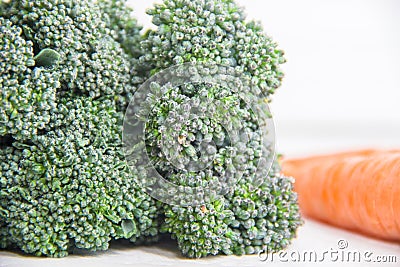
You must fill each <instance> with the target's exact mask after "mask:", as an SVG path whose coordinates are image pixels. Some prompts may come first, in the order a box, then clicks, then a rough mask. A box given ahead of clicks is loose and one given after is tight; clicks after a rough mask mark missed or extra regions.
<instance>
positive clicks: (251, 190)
mask: <svg viewBox="0 0 400 267" xmlns="http://www.w3.org/2000/svg"><path fill="white" fill-rule="evenodd" d="M148 14H150V15H152V16H153V23H154V24H155V25H156V26H157V28H156V29H155V30H149V31H148V32H147V33H146V36H145V37H146V38H145V40H143V41H142V47H143V48H144V54H143V56H141V57H140V58H139V62H140V64H139V66H140V67H141V68H146V69H148V70H149V73H150V74H155V73H157V72H158V71H160V70H162V69H165V68H170V67H171V66H173V65H174V64H181V63H191V64H192V65H193V64H194V63H201V64H210V66H215V64H220V65H223V66H228V67H231V68H232V69H234V70H235V71H234V72H235V73H234V74H236V75H237V74H241V75H242V76H241V78H242V81H243V82H247V84H248V85H249V87H250V88H252V89H254V90H246V89H247V88H248V87H246V86H244V87H242V88H240V89H237V88H235V86H232V85H231V86H230V87H229V86H228V87H221V86H218V85H215V84H206V83H203V84H198V83H197V84H187V83H186V84H184V85H180V86H175V87H174V86H171V83H167V84H166V85H165V86H162V85H157V84H156V85H154V84H152V86H150V91H149V96H151V97H148V98H147V99H146V101H148V102H149V103H146V102H144V104H143V105H142V108H143V109H149V107H152V108H153V109H152V111H151V112H149V113H148V116H147V117H146V118H143V119H144V120H145V121H146V131H147V135H146V145H147V152H148V154H149V155H150V157H152V160H153V162H155V163H156V164H155V168H156V169H157V170H158V172H159V173H161V174H162V175H163V177H164V178H165V179H167V180H169V181H170V182H173V183H174V184H176V185H178V186H179V187H178V188H180V187H182V188H183V190H182V191H185V190H186V191H187V197H188V199H190V197H192V198H193V196H192V195H190V192H197V191H196V189H195V188H196V187H199V186H200V187H205V186H208V185H210V184H215V182H216V181H220V179H224V177H226V175H227V173H228V172H229V173H233V174H235V175H233V177H230V178H232V179H233V181H235V182H234V183H233V184H230V186H229V187H228V188H225V190H226V192H225V194H224V195H223V196H220V197H219V198H217V199H213V198H211V199H210V200H208V201H206V203H205V204H203V205H200V206H195V207H190V206H189V207H182V206H180V207H178V206H179V204H182V203H187V202H185V201H190V200H188V199H185V200H183V199H174V201H175V202H172V203H166V204H164V205H163V211H164V216H165V220H164V222H163V224H162V226H161V229H162V231H163V232H168V233H170V234H171V236H172V237H173V238H175V239H177V242H178V246H179V248H180V250H181V252H182V253H183V254H184V255H186V256H188V257H203V256H206V255H209V254H211V255H216V254H220V253H223V254H232V253H233V254H237V255H241V254H253V253H257V252H258V251H259V250H260V249H262V248H263V247H268V248H269V249H271V250H279V249H282V248H285V247H286V246H287V245H288V244H289V242H290V240H291V239H292V238H293V237H294V236H295V233H296V229H297V228H298V226H299V225H300V224H301V219H300V216H299V210H298V206H297V197H296V194H295V193H294V192H293V189H292V182H293V181H292V180H291V179H289V178H287V177H283V176H281V175H280V174H279V171H278V169H279V167H278V166H277V163H276V160H275V159H274V157H273V146H272V145H271V144H265V143H263V138H262V135H263V132H262V131H263V128H262V125H265V124H267V123H268V122H266V120H267V119H268V114H262V113H261V114H256V113H255V112H254V110H253V109H252V104H254V105H256V103H258V101H264V100H266V101H268V100H269V99H270V96H271V94H272V93H274V91H275V89H276V88H278V87H279V85H280V81H281V78H282V72H281V71H280V69H279V65H280V64H281V63H283V62H284V61H285V60H284V58H283V57H282V55H283V52H282V51H281V50H279V49H277V46H276V44H275V43H273V42H272V40H271V39H270V38H269V37H267V36H266V35H265V34H264V33H263V30H262V28H261V27H260V26H259V25H258V24H257V23H255V22H246V21H245V16H244V14H243V11H242V10H241V9H240V8H239V7H238V6H237V5H236V4H235V3H234V2H233V1H230V0H228V1H222V0H221V1H220V0H197V1H189V0H165V1H163V2H162V3H161V4H157V5H156V6H155V7H154V8H153V9H150V10H149V11H148ZM192 65H186V66H185V67H184V68H188V69H189V70H188V72H191V70H190V68H191V66H192ZM211 69H212V67H211ZM170 71H172V72H175V73H174V74H176V75H172V77H175V78H176V77H179V72H185V70H179V69H177V70H170ZM177 73H178V74H177ZM196 74H197V73H194V74H193V75H196ZM156 75H157V74H156ZM176 79H178V78H176ZM168 81H169V82H171V81H172V83H173V82H174V81H173V80H168ZM171 87H172V88H171ZM257 89H258V90H257ZM155 95H159V96H160V97H159V98H154V97H152V96H155ZM245 98H247V99H250V102H245V101H243V100H244V99H245ZM193 106H195V107H197V106H198V107H199V108H197V109H196V112H195V113H194V114H191V115H187V114H190V113H191V112H190V111H191V108H192V107H193ZM207 111H208V112H207ZM143 113H146V112H143ZM259 115H263V116H259ZM221 122H224V123H221ZM232 126H235V127H236V128H235V130H236V131H238V133H239V135H245V136H247V138H243V139H240V141H239V142H232V141H231V140H232V137H233V136H230V134H231V133H230V130H231V129H232ZM227 129H228V130H227ZM204 140H206V142H205V143H210V144H211V142H213V143H214V144H215V146H213V148H212V149H211V150H212V153H210V154H212V156H213V161H212V162H211V164H208V165H207V164H206V163H207V162H208V161H209V158H210V157H209V155H207V153H206V152H207V151H208V149H207V146H206V147H202V146H201V145H204ZM204 153H205V154H204ZM203 161H204V162H203ZM191 162H195V163H196V166H197V167H199V169H200V170H198V171H191V169H190V166H191V165H190V164H191ZM272 163H273V165H274V167H273V169H272V171H271V172H268V171H269V167H268V165H271V164H272ZM239 173H240V174H241V176H240V175H237V174H239ZM240 178H241V179H240ZM171 192H172V194H171V195H168V190H167V191H165V192H163V193H162V194H161V193H160V196H161V197H160V199H162V200H163V197H164V198H165V196H168V197H173V194H174V193H176V192H175V191H173V190H171ZM197 193H198V192H197ZM216 203H218V204H216ZM221 203H222V204H221ZM176 204H178V206H176ZM221 214H224V215H223V216H222V215H221ZM224 216H226V217H224ZM188 222H190V223H188ZM191 226H193V227H191Z"/></svg>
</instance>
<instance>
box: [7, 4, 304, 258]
mask: <svg viewBox="0 0 400 267" xmlns="http://www.w3.org/2000/svg"><path fill="white" fill-rule="evenodd" d="M131 13H132V10H131V9H130V8H129V7H127V6H126V3H125V1H124V0H87V1H73V0H35V1H28V0H17V1H7V2H0V54H1V59H0V87H1V92H0V170H1V176H0V247H1V248H9V247H17V248H20V249H22V250H23V251H24V252H26V253H30V254H33V255H37V256H40V255H44V256H49V257H63V256H66V255H68V254H69V253H71V252H73V250H74V248H80V249H86V250H90V251H96V250H106V249H107V248H108V246H109V242H110V240H112V239H121V238H123V239H129V240H130V241H131V242H132V243H134V244H138V243H141V242H154V241H156V240H157V239H158V238H159V236H160V234H168V235H170V236H171V237H172V238H174V239H176V240H177V243H178V247H179V249H180V251H181V252H182V254H183V255H185V256H187V257H191V258H199V257H204V256H207V255H217V254H227V255H230V254H235V255H242V254H254V253H257V252H258V251H260V250H261V249H263V248H265V247H267V248H268V249H269V250H279V249H282V248H285V247H286V246H287V245H288V244H289V242H290V240H291V239H292V238H293V237H294V236H295V234H296V229H297V228H298V226H300V225H301V223H302V221H301V218H300V216H299V209H298V206H297V199H296V194H295V193H294V192H293V188H292V184H293V181H292V179H291V178H289V177H284V176H282V175H281V174H280V173H279V165H278V163H277V161H276V159H275V157H274V147H273V144H272V143H270V142H267V141H268V140H267V141H266V140H264V138H263V135H264V131H265V125H268V124H269V123H270V114H269V111H268V110H267V109H262V108H261V111H260V110H259V109H257V108H254V106H259V107H263V106H262V104H261V103H265V102H268V101H270V99H271V95H272V94H273V93H274V92H275V90H276V89H277V88H278V87H279V86H280V84H281V80H282V78H283V73H282V71H281V69H280V64H282V63H284V62H285V59H284V57H283V51H281V50H280V49H278V48H277V44H276V43H274V42H273V41H272V39H271V38H269V37H268V36H266V35H265V34H264V32H263V29H262V27H261V26H260V25H259V24H258V23H256V22H253V21H250V22H247V21H246V17H245V15H244V12H243V10H242V9H241V8H240V7H238V6H237V5H236V4H235V3H234V1H232V0H191V1H190V0H164V1H163V2H162V3H161V4H157V5H155V7H154V8H152V9H150V10H149V11H148V14H150V15H151V16H152V17H153V23H154V24H155V26H156V29H155V30H148V31H147V32H145V33H144V34H141V29H142V28H141V27H140V26H139V25H138V24H137V21H136V19H135V18H134V17H132V14H131ZM177 64H178V65H180V64H181V65H180V66H175V65H177ZM199 66H200V67H199ZM164 70H167V72H164ZM168 70H169V72H170V73H169V74H172V77H171V76H168V75H169V74H168ZM165 73H167V74H165ZM227 73H228V74H229V75H232V76H238V77H240V81H239V80H237V79H234V80H232V81H229V80H228V81H226V82H225V83H218V84H216V83H214V82H212V80H207V79H203V80H201V82H194V83H186V82H183V83H182V79H184V80H185V79H188V78H193V79H195V78H196V77H199V76H202V75H203V74H204V76H205V77H209V76H210V77H211V76H212V77H214V78H221V77H222V76H224V75H225V74H227ZM164 74H165V75H166V76H165V77H163V78H162V79H157V78H158V77H160V76H162V75H164ZM221 75H222V76H221ZM131 118H133V121H130V119H131ZM138 124H141V125H144V126H145V127H144V131H143V135H144V139H145V145H144V146H143V145H142V143H141V142H140V140H137V139H135V137H133V138H132V136H131V135H129V133H128V134H127V132H126V129H127V128H126V127H128V129H130V128H129V127H133V128H134V127H137V125H138ZM127 141H128V142H127ZM143 154H146V155H148V158H149V161H148V162H143V161H142V157H143ZM148 164H151V166H149V165H148ZM152 169H153V170H155V172H156V173H157V175H161V176H162V177H163V178H164V179H165V180H166V181H168V182H170V183H172V184H173V185H175V186H176V188H177V190H178V192H177V191H175V188H171V187H168V186H166V187H164V186H163V185H162V184H160V181H161V180H160V179H157V178H158V177H159V176H157V175H154V173H153V172H151V170H152ZM148 185H157V186H158V187H155V188H154V190H152V191H149V190H147V189H148V188H149V187H148ZM210 192H211V193H210ZM208 193H210V194H208Z"/></svg>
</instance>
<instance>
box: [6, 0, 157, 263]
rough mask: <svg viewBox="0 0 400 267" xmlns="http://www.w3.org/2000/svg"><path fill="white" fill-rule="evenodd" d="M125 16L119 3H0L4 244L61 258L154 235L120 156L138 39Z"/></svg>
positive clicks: (149, 204)
mask: <svg viewBox="0 0 400 267" xmlns="http://www.w3.org/2000/svg"><path fill="white" fill-rule="evenodd" d="M96 2H98V3H96ZM130 13H131V10H130V9H129V8H127V7H126V6H125V4H124V1H78V2H77V1H68V0H63V1H58V0H37V1H10V2H9V3H3V2H2V3H1V4H0V15H1V17H0V54H1V60H0V88H1V93H0V103H1V106H0V170H1V179H0V189H1V191H0V203H1V204H0V226H1V229H0V246H1V247H3V248H4V247H13V246H16V247H19V248H21V249H22V250H23V251H24V252H27V253H31V254H34V255H46V256H51V257H62V256H66V255H67V254H68V253H69V252H71V251H72V250H73V248H75V247H76V248H84V249H88V250H92V251H94V250H105V249H107V248H108V244H109V241H110V240H111V239H118V238H128V239H130V240H131V241H132V242H139V241H141V240H149V239H154V238H156V237H157V232H158V226H157V225H158V213H159V211H158V210H157V208H156V202H155V200H153V199H152V198H150V196H148V195H147V194H146V193H145V192H144V191H143V190H142V189H141V188H140V187H139V186H138V185H137V184H136V183H135V180H136V179H135V175H137V174H135V173H132V172H130V171H129V169H128V168H127V167H126V165H125V159H124V156H123V155H122V153H121V146H122V140H121V138H122V120H123V116H124V109H125V107H126V105H127V103H128V101H129V97H130V95H132V94H133V92H134V90H135V84H134V82H133V81H132V79H133V76H131V74H130V72H129V71H130V70H131V68H132V62H133V60H134V59H135V57H136V56H138V55H139V54H138V50H137V48H131V45H132V44H135V45H136V46H137V47H138V46H139V40H140V39H141V37H140V35H139V30H140V27H139V26H137V25H136V20H135V19H133V18H132V17H131V14H130ZM119 21H121V22H124V23H118V22H119ZM125 22H126V24H125ZM124 25H126V27H125V26H124Z"/></svg>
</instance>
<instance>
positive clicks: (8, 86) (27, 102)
mask: <svg viewBox="0 0 400 267" xmlns="http://www.w3.org/2000/svg"><path fill="white" fill-rule="evenodd" d="M32 47H33V44H32V42H31V41H29V40H25V39H24V38H23V32H22V29H21V28H20V27H19V26H17V25H13V24H12V23H11V21H10V20H8V19H5V18H2V17H0V54H1V58H2V59H1V61H0V87H1V93H0V103H1V106H0V136H4V135H13V137H14V138H15V139H18V140H23V139H26V138H30V137H32V136H34V135H35V134H36V133H37V131H38V130H41V129H44V128H45V126H46V124H47V123H48V122H49V119H50V114H51V112H52V111H53V110H54V108H55V106H56V90H57V89H58V88H59V87H60V83H59V73H58V72H55V71H47V70H45V69H43V68H35V69H34V70H32V69H31V67H32V66H34V65H35V56H34V54H33V48H32ZM42 57H43V56H42V55H39V56H37V57H36V60H39V59H40V58H42Z"/></svg>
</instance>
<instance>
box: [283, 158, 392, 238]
mask: <svg viewBox="0 0 400 267" xmlns="http://www.w3.org/2000/svg"><path fill="white" fill-rule="evenodd" d="M282 172H283V173H284V174H285V175H288V176H293V177H294V178H295V179H296V182H295V191H297V193H298V198H299V205H300V209H301V212H302V214H304V215H306V216H310V217H312V218H315V219H318V220H321V221H324V222H327V223H330V224H333V225H336V226H340V227H343V228H346V229H350V230H355V231H357V232H360V233H363V234H367V235H370V236H374V237H378V238H382V239H387V240H394V241H400V151H378V150H362V151H353V152H344V153H337V154H331V155H321V156H314V157H308V158H299V159H284V160H283V161H282Z"/></svg>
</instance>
